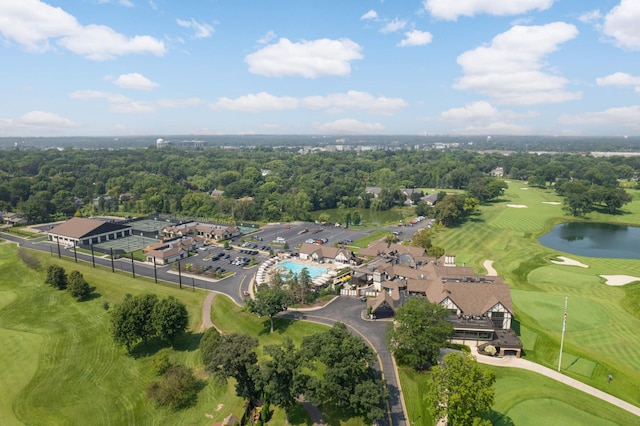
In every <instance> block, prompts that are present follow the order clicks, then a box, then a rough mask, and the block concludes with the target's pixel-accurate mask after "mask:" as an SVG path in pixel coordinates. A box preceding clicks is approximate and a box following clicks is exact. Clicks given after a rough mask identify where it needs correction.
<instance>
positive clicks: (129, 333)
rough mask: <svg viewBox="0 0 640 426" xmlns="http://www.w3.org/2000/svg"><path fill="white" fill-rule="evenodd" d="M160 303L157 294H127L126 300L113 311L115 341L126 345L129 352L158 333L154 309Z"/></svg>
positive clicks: (112, 333)
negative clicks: (153, 319) (153, 318)
mask: <svg viewBox="0 0 640 426" xmlns="http://www.w3.org/2000/svg"><path fill="white" fill-rule="evenodd" d="M156 303H158V296H156V295H155V294H142V295H140V296H135V297H134V296H131V295H130V294H127V295H126V296H125V298H124V300H123V301H122V302H120V303H118V304H116V305H115V306H114V307H113V309H112V311H111V320H110V327H111V337H112V338H113V341H114V342H115V343H116V344H118V345H122V346H125V347H126V348H127V352H131V349H132V348H133V346H134V345H135V344H137V343H138V342H140V341H142V342H146V341H147V340H148V339H149V338H151V337H154V336H155V335H156V328H155V326H154V322H153V321H152V315H153V309H154V307H155V305H156Z"/></svg>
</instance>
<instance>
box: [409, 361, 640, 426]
mask: <svg viewBox="0 0 640 426" xmlns="http://www.w3.org/2000/svg"><path fill="white" fill-rule="evenodd" d="M483 367H484V368H489V369H492V370H493V371H494V372H495V374H496V384H495V386H494V388H495V391H496V393H495V403H494V406H493V413H492V418H491V420H492V422H493V424H494V425H497V426H509V425H514V424H515V425H518V426H529V425H531V426H533V425H541V426H546V425H558V424H562V425H575V426H582V425H590V426H596V425H603V426H604V425H632V424H636V423H637V421H638V418H637V417H636V416H634V415H633V414H630V413H628V412H626V411H624V410H622V409H620V408H618V407H616V406H614V405H612V404H609V403H607V402H604V401H602V400H600V399H597V398H594V397H592V396H590V395H587V394H586V393H584V392H581V391H579V390H576V389H573V388H571V387H569V386H566V385H563V384H562V383H558V382H556V381H554V380H551V379H549V378H546V377H544V376H541V375H539V374H535V373H532V372H529V371H524V370H518V369H513V368H496V367H489V366H483ZM399 373H400V380H401V383H402V390H403V392H404V394H405V402H406V404H407V412H408V415H409V421H410V422H411V421H415V423H414V424H416V425H425V426H427V425H433V418H432V416H431V413H430V412H429V411H428V409H427V400H426V399H425V398H426V397H425V395H426V394H427V392H428V390H429V386H430V383H429V373H416V372H415V371H413V370H411V369H407V368H401V369H400V370H399ZM611 385H613V386H615V383H613V382H612V383H611Z"/></svg>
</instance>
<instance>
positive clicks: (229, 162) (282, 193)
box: [0, 147, 640, 222]
mask: <svg viewBox="0 0 640 426" xmlns="http://www.w3.org/2000/svg"><path fill="white" fill-rule="evenodd" d="M498 167H502V170H503V174H502V176H499V177H504V178H509V179H522V180H528V181H529V184H530V185H537V186H552V185H555V186H556V189H557V190H558V192H559V193H561V195H565V196H567V195H570V194H576V193H584V192H585V188H587V189H589V191H590V192H589V193H590V197H591V198H589V199H588V200H587V201H585V200H584V199H583V200H581V202H582V203H583V204H584V203H585V202H588V203H593V202H596V203H597V202H602V203H605V201H604V198H606V196H607V194H610V193H611V191H608V190H603V189H602V188H617V187H618V181H619V180H621V179H625V180H628V179H632V178H634V177H635V175H636V172H637V171H638V170H640V157H621V156H620V157H618V156H616V157H604V158H600V157H592V156H589V155H580V154H569V153H565V154H560V153H558V154H530V153H524V152H522V153H517V152H514V153H511V154H509V155H504V154H501V153H480V152H477V151H468V150H462V149H454V150H442V149H440V150H436V149H431V150H377V151H344V152H328V151H305V152H304V153H301V152H299V151H298V150H297V149H287V148H273V147H257V148H251V149H248V148H247V149H236V150H226V149H222V148H205V149H199V150H192V149H178V148H171V147H169V148H163V149H156V148H155V147H150V148H136V149H119V150H114V149H102V150H81V149H73V148H66V149H62V150H53V149H51V150H22V149H6V150H2V151H0V211H17V212H21V213H23V214H24V215H25V216H26V218H27V219H28V220H30V221H40V220H47V219H49V218H63V217H68V216H72V215H74V214H78V215H80V214H82V215H87V214H94V213H108V212H112V211H117V210H118V209H119V210H120V211H125V212H130V213H132V214H140V215H142V214H150V213H166V214H174V215H185V216H191V217H205V218H210V219H215V220H224V221H227V222H231V221H234V220H245V221H291V220H309V219H312V218H314V215H313V212H314V211H318V210H324V209H332V208H346V207H359V208H368V209H374V210H386V209H390V208H392V207H394V206H396V205H402V204H403V203H405V201H406V199H407V197H406V195H405V194H403V193H402V190H403V189H405V188H430V191H431V192H441V191H443V190H446V189H466V190H467V191H468V193H469V195H470V196H471V197H474V198H475V199H476V200H477V201H478V202H480V203H482V202H486V201H488V199H490V198H492V197H495V196H496V194H498V195H499V193H500V191H499V190H500V185H496V184H495V183H492V180H491V179H490V178H488V176H489V175H490V173H491V171H493V170H495V169H496V168H498ZM567 182H568V183H569V185H567V186H566V187H565V190H564V191H562V190H560V189H561V188H560V187H561V186H564V185H565V184H566V183H567ZM577 183H580V185H577ZM367 187H378V188H380V192H379V194H378V195H377V196H374V195H373V194H372V193H370V192H366V191H365V189H366V188H367ZM487 188H489V191H487V190H486V189H487ZM214 189H217V190H219V191H223V192H222V195H221V196H212V191H213V190H214ZM596 189H597V190H596ZM494 190H497V192H496V191H494ZM623 192H624V191H623ZM418 195H422V194H420V193H418ZM574 198H575V197H574ZM623 198H624V197H623ZM413 199H414V201H416V202H417V201H418V199H419V196H416V197H413ZM619 201H620V200H619ZM622 201H624V200H622ZM605 204H606V203H605ZM618 204H619V203H618ZM618 204H616V203H614V207H612V209H613V210H615V208H616V207H615V205H618ZM623 204H624V202H623ZM583 207H584V206H583ZM617 208H619V206H618V207H617ZM568 211H570V212H571V213H572V214H577V215H579V214H582V213H584V212H586V211H588V208H582V207H580V208H576V209H570V208H568Z"/></svg>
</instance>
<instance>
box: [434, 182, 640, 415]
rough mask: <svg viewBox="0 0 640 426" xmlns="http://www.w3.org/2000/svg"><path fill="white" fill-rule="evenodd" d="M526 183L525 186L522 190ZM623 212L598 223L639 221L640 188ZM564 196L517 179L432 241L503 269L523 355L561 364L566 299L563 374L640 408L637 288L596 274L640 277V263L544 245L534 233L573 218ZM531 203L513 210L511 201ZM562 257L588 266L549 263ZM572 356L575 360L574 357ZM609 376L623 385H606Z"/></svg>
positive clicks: (464, 258)
mask: <svg viewBox="0 0 640 426" xmlns="http://www.w3.org/2000/svg"><path fill="white" fill-rule="evenodd" d="M522 188H528V189H522ZM629 192H630V193H631V194H632V195H633V196H634V201H633V202H632V203H630V204H629V205H626V206H625V207H624V208H623V213H622V214H619V215H603V214H601V213H598V212H594V213H591V214H590V215H589V217H588V219H591V220H593V221H600V222H606V221H608V222H612V223H625V224H636V225H639V224H640V196H639V195H640V193H639V192H638V191H635V190H630V191H629ZM558 201H561V199H560V197H557V196H556V195H555V194H553V193H552V192H551V191H549V190H542V189H537V188H529V187H528V186H527V185H526V184H525V183H523V182H517V181H512V182H510V184H509V188H508V189H507V191H506V192H505V195H504V196H503V197H502V198H501V199H500V200H498V201H497V202H494V203H492V204H490V205H488V206H483V207H482V208H481V211H482V214H481V215H479V216H476V217H474V218H472V220H470V221H469V222H467V223H466V224H464V225H462V226H459V227H457V228H453V229H448V230H445V231H441V232H437V234H436V236H435V238H434V244H436V245H438V246H441V247H443V248H445V250H446V252H447V253H452V254H455V255H456V262H457V263H458V264H462V263H463V262H464V263H465V264H466V265H473V266H474V268H475V270H476V271H477V272H478V273H484V272H485V271H484V268H483V267H482V263H483V262H484V260H487V259H491V260H494V264H493V266H494V268H495V269H496V270H497V272H498V274H500V275H501V276H503V278H504V279H505V281H506V282H507V283H509V284H510V285H511V287H512V298H513V302H514V307H515V314H516V318H517V319H518V322H519V323H520V333H521V338H522V340H523V343H524V349H525V351H524V354H525V357H526V358H528V359H530V360H532V361H535V362H538V363H541V364H543V365H546V366H549V367H551V368H556V367H557V362H558V355H559V349H560V337H561V330H562V318H563V305H564V299H565V297H568V298H569V302H568V315H567V329H566V334H565V346H564V350H565V355H564V356H563V358H564V359H563V363H562V364H563V366H562V367H563V370H564V372H565V373H566V374H568V375H571V376H573V377H575V378H576V379H578V380H581V381H584V382H586V383H588V384H590V385H592V386H595V387H597V388H600V389H602V390H605V391H606V392H610V393H612V394H614V395H615V396H618V397H620V398H622V399H625V400H627V401H629V402H631V403H633V404H635V405H640V351H638V348H640V333H638V331H637V330H639V329H640V318H639V317H640V315H639V314H638V311H639V310H640V309H639V308H638V307H637V306H636V305H637V301H638V300H640V286H639V285H633V286H631V287H630V288H628V289H626V288H621V287H610V286H607V285H605V284H604V280H603V279H601V278H600V277H599V275H632V276H638V277H640V261H639V260H628V259H597V258H588V257H581V256H574V255H571V254H567V253H561V252H556V251H554V250H551V249H547V248H546V247H543V246H541V245H540V244H539V243H538V242H537V237H538V236H540V235H542V234H543V233H545V232H547V231H549V230H550V229H551V228H552V226H553V225H554V224H557V223H560V222H563V221H567V220H576V219H575V218H572V217H568V216H565V214H564V212H563V211H562V209H561V207H562V206H561V205H555V204H545V203H546V202H558ZM510 204H511V205H514V204H516V205H526V206H527V208H513V207H508V205H510ZM558 255H564V256H567V257H569V258H572V259H575V260H578V261H580V262H582V263H584V264H587V265H589V268H579V267H576V266H565V265H554V264H552V263H550V260H551V259H555V258H556V257H557V256H558ZM573 361H575V362H573ZM609 373H612V374H613V375H614V376H615V377H618V378H620V380H619V382H618V386H615V387H611V386H607V383H606V377H607V375H608V374H609Z"/></svg>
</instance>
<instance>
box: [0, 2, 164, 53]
mask: <svg viewBox="0 0 640 426" xmlns="http://www.w3.org/2000/svg"><path fill="white" fill-rule="evenodd" d="M0 35H1V36H2V37H3V38H5V39H7V40H9V41H12V42H15V43H17V44H19V45H21V46H22V47H24V48H26V49H28V50H31V51H36V52H44V51H47V50H50V49H52V45H51V43H52V42H55V43H56V45H58V46H60V47H63V48H65V49H67V50H69V51H71V52H73V53H75V54H78V55H82V56H85V57H86V58H88V59H93V60H105V59H113V58H115V57H117V56H122V55H126V54H133V53H152V54H154V55H157V56H162V55H164V53H165V52H166V49H165V46H164V44H163V43H162V42H161V41H159V40H157V39H155V38H153V37H151V36H139V35H136V36H133V37H127V36H125V35H124V34H120V33H118V32H116V31H114V30H113V29H112V28H109V27H107V26H104V25H81V24H80V23H79V22H78V21H77V20H76V18H75V17H73V16H72V15H70V14H68V13H67V12H65V11H64V10H63V9H61V8H59V7H53V6H50V5H48V4H46V3H43V2H42V1H39V0H3V1H2V2H0Z"/></svg>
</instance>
